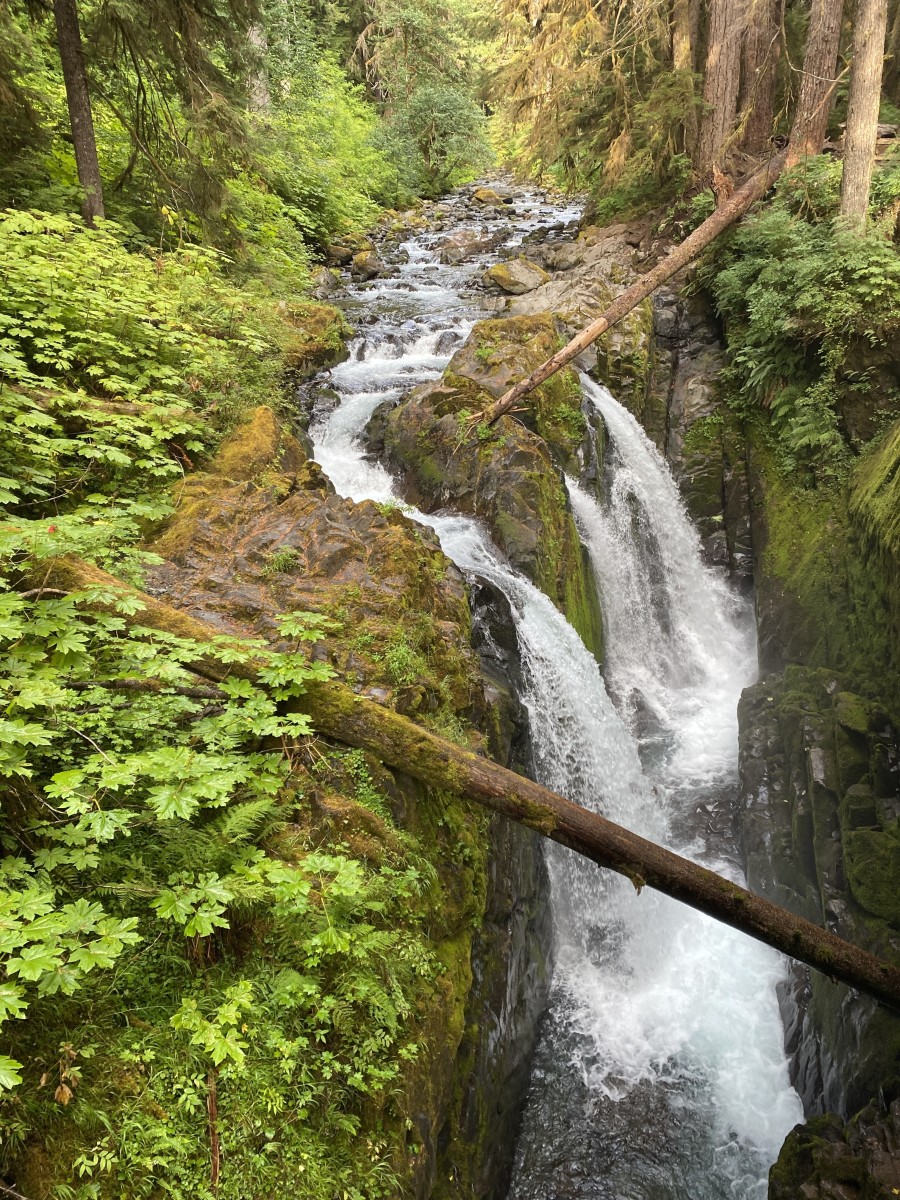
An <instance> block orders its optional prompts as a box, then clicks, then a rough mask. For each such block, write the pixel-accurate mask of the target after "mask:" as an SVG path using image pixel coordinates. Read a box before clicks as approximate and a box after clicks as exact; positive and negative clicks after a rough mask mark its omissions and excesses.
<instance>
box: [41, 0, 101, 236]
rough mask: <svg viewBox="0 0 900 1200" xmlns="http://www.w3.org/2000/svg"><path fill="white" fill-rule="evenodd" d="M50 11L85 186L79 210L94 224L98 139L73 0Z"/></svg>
mask: <svg viewBox="0 0 900 1200" xmlns="http://www.w3.org/2000/svg"><path fill="white" fill-rule="evenodd" d="M53 15H54V17H55V18H56V40H57V43H58V45H59V57H60V60H61V62H62V72H63V79H64V80H65V84H66V100H67V101H68V105H69V121H70V123H71V126H72V143H73V145H74V147H75V165H76V168H77V170H78V182H79V183H80V184H81V186H82V188H83V190H84V200H83V202H82V208H81V211H82V215H83V216H84V219H85V222H86V223H87V224H88V225H93V223H94V221H95V220H96V218H98V217H102V216H103V183H102V181H101V179H100V162H99V160H98V158H97V139H96V137H95V136H94V118H93V115H92V113H91V97H90V93H89V91H88V82H87V71H86V70H85V66H84V49H83V47H82V45H81V29H80V27H79V25H78V10H77V8H76V7H75V0H53Z"/></svg>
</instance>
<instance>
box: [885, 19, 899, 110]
mask: <svg viewBox="0 0 900 1200" xmlns="http://www.w3.org/2000/svg"><path fill="white" fill-rule="evenodd" d="M891 7H892V9H893V14H892V15H891V16H890V25H891V28H890V33H889V34H888V35H887V45H886V46H885V51H886V53H887V62H886V63H885V66H884V80H883V85H882V86H883V87H884V90H885V92H886V93H887V96H888V99H889V100H893V101H894V102H895V103H896V101H897V99H898V98H900V90H898V87H897V84H898V81H900V3H897V0H892V5H891Z"/></svg>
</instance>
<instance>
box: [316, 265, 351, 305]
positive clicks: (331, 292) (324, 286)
mask: <svg viewBox="0 0 900 1200" xmlns="http://www.w3.org/2000/svg"><path fill="white" fill-rule="evenodd" d="M311 282H312V285H313V289H312V294H313V295H314V296H315V298H316V299H317V300H328V299H329V298H330V297H332V296H336V295H338V294H339V293H340V292H342V291H343V290H344V289H343V287H342V285H341V280H340V276H339V275H338V273H337V272H336V271H332V270H330V269H329V268H328V267H319V269H318V271H314V272H313V276H312V280H311Z"/></svg>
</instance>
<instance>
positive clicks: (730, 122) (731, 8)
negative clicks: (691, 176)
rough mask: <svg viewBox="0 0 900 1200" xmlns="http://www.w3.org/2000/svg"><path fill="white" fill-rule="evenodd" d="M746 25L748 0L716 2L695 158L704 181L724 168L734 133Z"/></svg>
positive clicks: (698, 173)
mask: <svg viewBox="0 0 900 1200" xmlns="http://www.w3.org/2000/svg"><path fill="white" fill-rule="evenodd" d="M746 24H747V0H712V3H711V5H710V10H709V32H708V37H707V49H706V72H705V78H704V81H703V103H704V105H705V110H704V113H703V117H702V119H701V122H700V138H699V141H698V143H697V153H696V155H695V158H694V166H695V169H696V173H697V175H698V176H699V177H700V178H701V179H706V178H708V177H709V176H710V175H712V173H713V171H714V169H715V168H717V167H721V165H722V160H723V158H724V156H725V155H726V153H727V150H728V142H729V139H730V138H731V135H732V133H733V132H734V125H735V118H736V116H737V103H738V89H739V87H740V81H741V49H742V46H743V38H744V32H745V29H746Z"/></svg>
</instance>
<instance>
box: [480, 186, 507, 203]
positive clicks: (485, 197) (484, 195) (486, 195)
mask: <svg viewBox="0 0 900 1200" xmlns="http://www.w3.org/2000/svg"><path fill="white" fill-rule="evenodd" d="M472 199H473V200H477V201H478V203H479V204H489V205H496V206H498V207H503V208H505V207H506V201H505V200H504V199H503V197H502V196H501V195H499V194H498V193H497V192H495V191H494V189H493V188H486V187H483V188H478V189H477V190H476V191H475V192H473V193H472Z"/></svg>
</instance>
